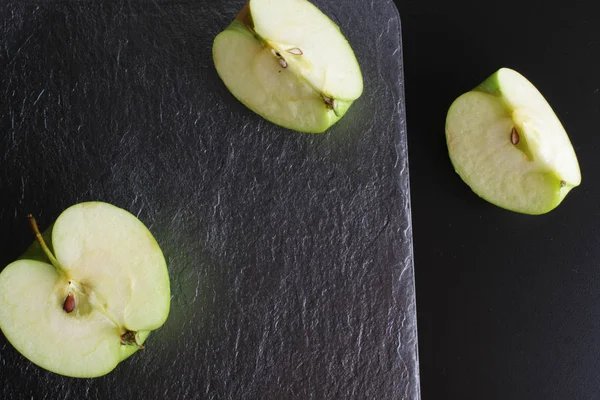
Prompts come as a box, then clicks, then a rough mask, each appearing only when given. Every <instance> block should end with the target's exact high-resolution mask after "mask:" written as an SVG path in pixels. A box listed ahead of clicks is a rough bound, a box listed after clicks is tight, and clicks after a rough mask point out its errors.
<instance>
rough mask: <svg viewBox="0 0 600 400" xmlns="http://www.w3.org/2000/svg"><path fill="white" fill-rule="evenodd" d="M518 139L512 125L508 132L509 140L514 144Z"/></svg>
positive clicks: (517, 142)
mask: <svg viewBox="0 0 600 400" xmlns="http://www.w3.org/2000/svg"><path fill="white" fill-rule="evenodd" d="M519 139H520V138H519V134H518V133H517V130H516V129H515V127H514V126H513V128H512V131H511V132H510V142H511V143H512V144H514V145H515V146H516V145H517V144H519Z"/></svg>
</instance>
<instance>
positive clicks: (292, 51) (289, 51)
mask: <svg viewBox="0 0 600 400" xmlns="http://www.w3.org/2000/svg"><path fill="white" fill-rule="evenodd" d="M287 52H288V53H290V54H294V55H297V56H301V55H302V54H304V53H303V52H302V50H300V49H299V48H297V47H294V48H293V49H289V50H287Z"/></svg>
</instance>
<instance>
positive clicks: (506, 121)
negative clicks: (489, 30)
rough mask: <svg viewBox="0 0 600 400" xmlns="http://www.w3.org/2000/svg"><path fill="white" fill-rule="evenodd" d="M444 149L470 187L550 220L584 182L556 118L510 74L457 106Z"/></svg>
mask: <svg viewBox="0 0 600 400" xmlns="http://www.w3.org/2000/svg"><path fill="white" fill-rule="evenodd" d="M446 142H447V145H448V152H449V155H450V159H451V161H452V164H453V166H454V168H455V170H456V172H457V173H458V174H459V175H460V177H461V178H462V179H463V180H464V181H465V183H467V185H469V186H470V187H471V189H472V190H473V191H474V192H475V193H476V194H478V195H479V196H480V197H482V198H483V199H485V200H487V201H489V202H490V203H493V204H495V205H497V206H500V207H502V208H505V209H508V210H512V211H516V212H521V213H525V214H543V213H546V212H548V211H550V210H552V209H554V208H555V207H556V206H558V205H559V204H560V203H561V201H562V200H563V199H564V197H565V196H566V195H567V193H569V191H570V190H571V189H572V188H573V187H575V186H577V185H579V184H580V183H581V174H580V171H579V164H578V162H577V156H576V155H575V151H574V150H573V146H572V145H571V142H570V141H569V137H568V136H567V133H566V132H565V130H564V128H563V126H562V124H561V123H560V121H559V120H558V118H557V117H556V115H555V113H554V111H553V110H552V108H551V107H550V105H549V104H548V102H547V101H546V100H545V99H544V97H543V96H542V95H541V94H540V92H539V91H538V90H537V89H536V88H535V87H534V86H533V84H531V83H530V82H529V81H528V80H527V79H526V78H525V77H523V76H522V75H521V74H519V73H518V72H515V71H513V70H511V69H508V68H502V69H500V70H499V71H497V72H496V73H495V74H493V75H492V76H490V77H489V78H488V79H486V80H485V81H484V82H483V83H482V84H481V85H479V86H477V87H476V88H475V89H474V90H472V91H470V92H467V93H465V94H463V95H462V96H460V97H459V98H458V99H456V100H455V101H454V103H453V104H452V106H451V107H450V109H449V111H448V115H447V118H446Z"/></svg>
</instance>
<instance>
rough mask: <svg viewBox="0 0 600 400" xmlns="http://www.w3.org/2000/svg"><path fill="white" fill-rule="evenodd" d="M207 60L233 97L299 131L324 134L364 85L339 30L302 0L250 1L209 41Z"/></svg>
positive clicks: (348, 45)
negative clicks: (209, 53) (210, 58)
mask: <svg viewBox="0 0 600 400" xmlns="http://www.w3.org/2000/svg"><path fill="white" fill-rule="evenodd" d="M213 60H214V63H215V68H216V70H217V72H218V74H219V76H220V77H221V79H222V80H223V82H224V83H225V86H226V87H227V88H228V89H229V91H230V92H231V93H232V94H233V95H234V96H235V97H236V98H237V99H238V100H240V101H241V102H242V103H243V104H245V105H246V106H247V107H248V108H250V109H251V110H253V111H254V112H256V113H257V114H260V115H261V116H263V117H264V118H265V119H267V120H269V121H271V122H273V123H275V124H277V125H281V126H283V127H286V128H289V129H293V130H296V131H300V132H309V133H319V132H323V131H325V130H326V129H327V128H329V127H330V126H331V125H333V124H334V123H335V122H337V121H338V120H339V119H340V118H342V116H343V115H344V114H345V113H346V111H347V110H348V108H349V107H350V105H351V104H352V102H353V101H354V100H356V99H357V98H358V97H359V96H360V95H361V94H362V90H363V80H362V75H361V71H360V67H359V64H358V61H357V60H356V57H355V54H354V52H353V50H352V48H351V46H350V44H349V43H348V41H347V40H346V38H345V37H344V35H343V34H342V32H341V31H340V28H339V27H338V26H337V25H336V24H335V23H334V22H333V21H332V20H331V19H329V17H327V16H326V15H325V14H323V13H322V12H321V11H320V10H319V9H318V8H317V7H315V6H314V5H313V4H311V3H310V2H308V1H306V0H249V2H248V4H247V5H246V6H245V7H244V8H243V9H242V11H241V12H240V14H239V15H238V17H237V18H236V19H235V20H234V21H233V23H231V25H229V26H228V27H227V28H226V29H225V30H224V31H223V32H221V33H220V34H219V35H217V37H216V38H215V40H214V43H213Z"/></svg>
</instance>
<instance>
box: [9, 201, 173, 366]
mask: <svg viewBox="0 0 600 400" xmlns="http://www.w3.org/2000/svg"><path fill="white" fill-rule="evenodd" d="M30 222H31V225H32V229H33V230H34V233H35V234H36V239H37V242H34V244H33V245H32V246H31V247H30V248H29V249H28V250H27V251H26V252H25V254H23V256H22V257H21V258H20V259H19V260H17V261H15V262H13V263H11V264H9V265H8V266H7V267H6V268H5V269H4V270H3V271H2V273H0V328H1V329H2V332H3V333H4V335H5V336H6V338H7V339H8V341H9V342H10V343H11V344H12V345H13V346H14V347H15V348H16V349H17V350H18V351H19V352H20V353H21V354H22V355H24V356H25V357H26V358H28V359H29V360H30V361H31V362H33V363H35V364H37V365H39V366H40V367H42V368H45V369H47V370H49V371H52V372H55V373H57V374H61V375H66V376H70V377H79V378H90V377H97V376H101V375H105V374H107V373H108V372H110V371H111V370H113V369H114V368H115V367H116V366H117V364H118V363H119V362H120V361H122V360H124V359H125V358H127V357H129V356H130V355H132V354H133V353H135V352H136V351H137V350H138V349H140V348H142V347H143V343H144V341H145V340H146V338H147V337H148V334H149V333H150V331H152V330H155V329H157V328H159V327H160V326H162V325H163V324H164V322H165V321H166V319H167V316H168V314H169V307H170V285H169V275H168V271H167V266H166V263H165V259H164V257H163V254H162V251H161V249H160V247H159V246H158V244H157V243H156V241H155V239H154V237H153V236H152V234H151V233H150V232H149V231H148V229H147V228H146V227H145V226H144V224H143V223H142V222H141V221H140V220H138V219H137V218H136V217H135V216H133V215H132V214H130V213H129V212H127V211H125V210H123V209H121V208H118V207H115V206H113V205H110V204H107V203H102V202H88V203H80V204H77V205H74V206H72V207H70V208H68V209H67V210H65V211H64V212H63V213H62V214H61V215H60V216H59V217H58V219H57V220H56V222H55V223H54V225H53V227H51V228H50V229H48V231H46V232H45V233H44V235H43V236H42V235H41V234H40V232H39V230H38V227H37V224H36V222H35V219H33V217H30Z"/></svg>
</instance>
